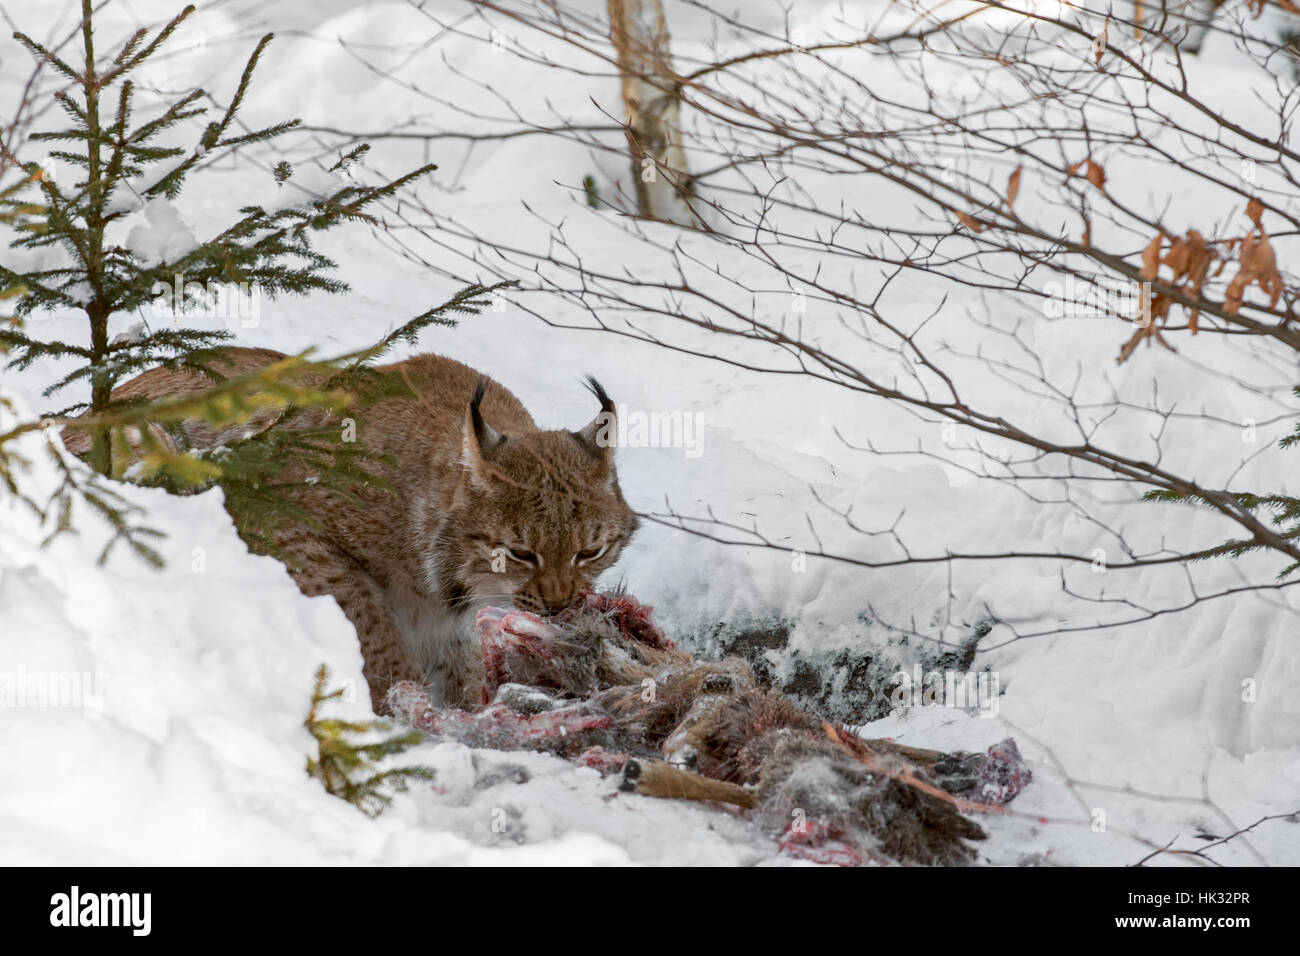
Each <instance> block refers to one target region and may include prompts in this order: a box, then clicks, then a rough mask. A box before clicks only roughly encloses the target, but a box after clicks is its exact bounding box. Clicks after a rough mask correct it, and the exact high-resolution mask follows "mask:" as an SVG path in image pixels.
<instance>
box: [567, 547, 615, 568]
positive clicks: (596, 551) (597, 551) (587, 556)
mask: <svg viewBox="0 0 1300 956" xmlns="http://www.w3.org/2000/svg"><path fill="white" fill-rule="evenodd" d="M608 550H609V545H605V546H604V547H602V548H588V549H587V550H586V551H579V552H578V553H577V554H575V555H574V556H573V563H574V564H575V565H579V564H588V563H590V562H592V561H595V560H596V559H597V558H599V557H600V556H601V555H603V554H604V553H605V552H606V551H608Z"/></svg>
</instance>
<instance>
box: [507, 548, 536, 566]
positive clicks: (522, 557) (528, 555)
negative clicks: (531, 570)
mask: <svg viewBox="0 0 1300 956" xmlns="http://www.w3.org/2000/svg"><path fill="white" fill-rule="evenodd" d="M505 552H506V554H508V555H510V557H512V558H514V559H515V560H516V561H518V562H519V563H520V564H534V565H536V566H537V567H539V568H540V567H541V566H542V559H541V558H540V557H538V556H537V555H536V554H534V553H533V552H532V551H524V550H523V549H521V548H506V549H505Z"/></svg>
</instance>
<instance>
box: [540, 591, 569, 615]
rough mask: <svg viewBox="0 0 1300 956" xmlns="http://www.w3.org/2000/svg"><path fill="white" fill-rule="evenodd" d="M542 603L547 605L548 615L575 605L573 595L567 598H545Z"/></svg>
mask: <svg viewBox="0 0 1300 956" xmlns="http://www.w3.org/2000/svg"><path fill="white" fill-rule="evenodd" d="M542 603H543V604H544V605H546V613H547V614H555V613H557V612H559V611H563V610H564V609H565V608H566V607H569V606H570V605H572V604H573V595H572V594H569V595H567V596H565V597H543V598H542Z"/></svg>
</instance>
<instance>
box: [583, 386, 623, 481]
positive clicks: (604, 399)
mask: <svg viewBox="0 0 1300 956" xmlns="http://www.w3.org/2000/svg"><path fill="white" fill-rule="evenodd" d="M585 384H586V386H587V388H588V389H590V390H591V394H593V395H595V396H596V401H598V402H600V411H599V412H598V413H597V414H596V417H595V418H593V419H592V420H591V421H590V422H589V423H588V424H587V426H586V427H585V428H583V429H582V430H581V431H576V432H574V433H573V434H574V437H576V438H577V439H578V441H580V442H582V443H583V444H584V445H586V446H587V447H588V448H590V449H592V450H593V451H594V452H596V453H597V454H598V455H601V456H602V457H603V458H605V460H606V461H613V459H614V445H615V442H616V440H617V436H618V433H617V431H616V426H617V424H618V419H617V413H616V412H615V409H614V402H613V400H612V399H611V398H610V397H609V395H608V394H606V392H605V389H604V388H602V387H601V384H600V382H598V381H596V379H595V377H594V376H591V375H588V376H587V380H586V382H585Z"/></svg>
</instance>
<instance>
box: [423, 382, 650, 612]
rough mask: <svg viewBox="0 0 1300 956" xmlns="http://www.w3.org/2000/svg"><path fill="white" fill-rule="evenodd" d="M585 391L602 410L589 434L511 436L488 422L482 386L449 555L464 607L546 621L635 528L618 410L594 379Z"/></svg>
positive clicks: (469, 429)
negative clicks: (617, 432) (625, 491)
mask: <svg viewBox="0 0 1300 956" xmlns="http://www.w3.org/2000/svg"><path fill="white" fill-rule="evenodd" d="M587 385H588V387H589V388H590V389H591V391H592V393H593V394H594V395H595V396H596V398H597V400H598V401H599V402H600V412H599V414H597V415H596V417H595V418H594V419H593V420H592V421H591V423H590V424H588V425H587V426H586V427H585V428H583V429H582V430H580V431H576V432H570V431H563V430H560V431H528V432H524V433H521V434H509V435H505V434H501V433H499V432H497V431H496V430H495V429H494V428H492V426H491V425H489V424H488V423H487V422H486V421H484V418H483V415H482V412H481V411H480V404H481V402H482V400H483V393H484V387H485V386H484V383H483V382H482V381H480V382H479V385H478V388H477V389H476V390H475V393H474V398H473V399H472V400H471V401H470V404H469V407H468V408H467V409H466V411H465V429H464V447H463V454H462V462H461V463H462V466H463V469H464V472H463V475H462V478H461V486H460V488H459V490H458V492H457V496H456V501H455V504H454V505H453V508H452V513H451V515H450V516H449V517H450V520H449V521H448V522H447V525H446V527H447V530H448V533H449V535H450V540H448V541H446V542H445V544H446V545H447V546H448V547H446V548H445V550H444V554H446V556H447V557H446V560H445V561H444V565H443V570H444V573H446V572H450V574H451V577H452V578H453V579H454V580H455V581H456V582H457V585H458V587H459V589H460V590H461V592H462V594H461V595H460V596H461V598H462V600H466V601H469V600H473V601H482V600H492V601H499V602H501V603H507V602H513V603H514V605H515V606H516V607H518V608H520V609H522V610H527V611H533V612H536V613H541V614H546V613H550V612H553V611H558V610H560V609H562V608H565V607H568V606H569V605H570V604H571V603H572V602H573V600H574V599H575V598H576V597H577V595H578V592H579V591H581V590H582V589H583V588H586V587H589V586H590V585H591V584H592V582H593V581H594V580H595V579H596V577H597V575H599V574H600V573H601V572H602V571H604V570H605V569H606V568H608V567H609V566H610V565H611V564H613V563H614V561H615V560H617V558H618V556H619V554H620V552H621V551H622V550H623V547H624V546H625V545H626V544H627V542H628V540H629V539H630V538H631V536H632V533H633V532H634V531H635V530H636V526H637V520H636V516H635V515H634V514H633V512H632V509H631V508H629V507H628V505H627V502H626V501H624V500H623V495H622V493H621V492H620V491H619V487H618V477H617V475H616V474H615V471H614V441H613V437H612V436H613V428H614V424H615V418H614V416H615V410H614V403H613V402H612V401H610V398H609V396H608V395H606V394H605V390H604V389H603V388H601V386H600V383H598V382H597V381H596V380H595V379H594V378H588V380H587Z"/></svg>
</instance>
